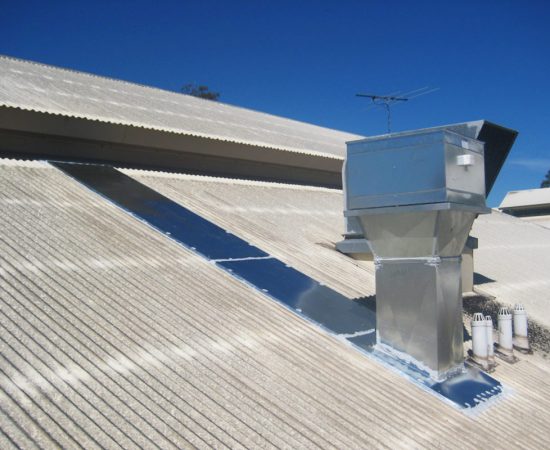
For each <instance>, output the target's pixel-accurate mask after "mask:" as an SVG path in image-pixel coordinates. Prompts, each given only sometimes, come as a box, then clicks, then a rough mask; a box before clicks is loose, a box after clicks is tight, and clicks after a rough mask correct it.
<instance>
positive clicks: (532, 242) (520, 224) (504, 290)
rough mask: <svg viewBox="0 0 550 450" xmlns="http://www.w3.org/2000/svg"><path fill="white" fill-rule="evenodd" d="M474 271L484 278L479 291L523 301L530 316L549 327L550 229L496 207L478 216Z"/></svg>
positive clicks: (506, 300) (508, 301)
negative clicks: (490, 211) (477, 240)
mask: <svg viewBox="0 0 550 450" xmlns="http://www.w3.org/2000/svg"><path fill="white" fill-rule="evenodd" d="M472 235H473V236H475V237H477V238H478V239H479V248H478V249H477V250H476V251H475V253H474V271H475V272H477V273H480V274H481V275H483V277H484V282H483V284H479V285H478V286H476V291H478V292H481V293H484V294H488V295H491V296H494V297H496V299H497V300H498V301H499V302H502V303H506V304H509V305H514V304H516V303H523V304H524V305H525V307H526V309H527V310H528V312H529V314H530V316H531V317H532V318H534V319H536V320H537V321H538V322H540V323H542V324H544V325H546V326H547V327H550V302H549V300H550V276H549V273H550V230H549V229H547V228H544V227H541V226H539V225H536V224H534V223H530V222H526V221H524V220H521V219H519V218H516V217H513V216H510V215H508V214H504V213H501V212H499V211H496V210H493V212H492V214H490V215H482V216H479V217H478V218H477V219H476V221H475V222H474V226H473V228H472Z"/></svg>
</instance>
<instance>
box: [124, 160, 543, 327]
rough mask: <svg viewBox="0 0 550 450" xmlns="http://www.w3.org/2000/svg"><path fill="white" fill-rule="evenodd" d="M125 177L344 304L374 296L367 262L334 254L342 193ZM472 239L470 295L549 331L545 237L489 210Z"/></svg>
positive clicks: (188, 179)
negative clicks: (336, 294) (510, 308)
mask: <svg viewBox="0 0 550 450" xmlns="http://www.w3.org/2000/svg"><path fill="white" fill-rule="evenodd" d="M125 172H126V173H128V174H130V175H132V176H134V177H136V178H137V179H138V180H139V181H141V182H142V183H144V184H147V185H148V186H150V187H152V188H153V189H155V190H157V191H159V192H161V193H162V194H164V195H166V196H167V197H170V198H172V199H174V200H176V201H178V202H181V203H183V204H185V205H188V206H189V207H190V208H192V209H193V210H195V211H196V212H198V213H199V214H201V215H203V216H204V217H206V218H207V219H209V220H211V221H213V222H215V223H218V224H220V225H221V226H222V227H224V228H226V229H228V230H229V231H231V232H233V233H235V234H240V235H242V236H243V237H244V238H245V239H246V240H247V241H250V242H251V243H252V244H254V245H256V246H258V247H260V248H263V249H264V250H266V251H267V252H269V253H270V254H272V255H274V256H276V257H277V258H279V259H281V260H283V261H285V262H291V261H292V264H293V265H294V266H295V267H296V268H298V269H299V270H301V271H303V272H304V273H306V274H307V275H309V276H311V277H312V278H315V279H318V280H320V281H323V282H324V283H326V284H327V285H329V286H330V287H332V288H334V289H336V290H340V291H342V292H343V293H344V294H345V295H347V296H348V297H350V298H354V297H362V296H369V295H374V294H375V287H374V265H373V263H372V262H369V261H354V262H353V264H355V266H349V263H350V259H349V258H348V257H347V256H344V255H342V254H340V253H338V252H336V251H334V245H335V243H336V242H337V241H338V240H340V239H341V233H342V230H343V229H344V228H343V227H344V225H343V214H342V210H343V206H342V202H343V200H342V193H341V191H338V190H328V189H325V190H317V189H315V188H310V189H309V190H307V191H306V190H304V191H303V192H300V193H299V194H298V193H296V192H295V191H293V190H290V189H285V188H284V186H280V187H279V188H277V189H275V187H273V186H271V185H270V184H265V183H263V186H264V187H263V188H262V184H256V185H249V186H247V185H246V184H242V183H241V184H237V183H233V182H231V181H230V180H225V181H224V180H223V179H219V180H218V182H217V183H216V182H210V183H208V184H205V183H204V182H202V180H200V179H196V178H194V177H192V176H171V177H170V176H168V177H166V176H157V175H156V174H155V172H141V171H125ZM279 205H284V206H279ZM472 235H474V236H475V237H478V238H479V248H478V249H477V250H476V251H475V256H474V264H475V267H474V270H475V271H476V272H477V273H479V274H481V275H483V276H484V277H485V278H484V279H485V281H486V282H485V283H483V284H480V285H478V286H477V288H476V289H478V290H480V291H482V292H484V293H487V294H488V295H491V296H495V297H497V300H498V301H499V302H502V303H505V304H509V305H514V304H515V303H518V302H523V303H524V304H525V307H526V308H527V310H528V311H529V313H530V314H531V315H532V316H533V317H536V318H537V320H538V321H539V322H541V323H543V324H545V325H547V326H549V327H550V314H549V312H550V305H549V304H548V303H547V298H548V293H549V292H550V278H549V277H548V268H549V267H550V256H549V255H550V251H549V250H550V230H547V229H544V228H542V227H540V226H536V225H533V224H529V223H525V222H523V221H521V220H520V219H517V218H515V217H512V216H508V215H505V214H502V213H500V212H498V211H495V210H493V213H492V214H489V215H481V216H480V217H478V219H477V220H476V221H475V222H474V226H473V229H472ZM343 264H344V267H346V269H345V270H342V265H343ZM364 271H366V272H367V273H368V274H369V276H368V277H365V274H364ZM357 279H361V280H362V281H361V283H360V284H359V285H358V284H357V282H356V280H357ZM488 280H493V281H488ZM357 286H360V288H359V289H358V288H357Z"/></svg>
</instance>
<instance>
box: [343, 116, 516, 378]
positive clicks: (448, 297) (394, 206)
mask: <svg viewBox="0 0 550 450" xmlns="http://www.w3.org/2000/svg"><path fill="white" fill-rule="evenodd" d="M485 123H486V122H469V123H467V124H461V125H457V126H455V127H454V128H453V129H450V128H449V127H439V128H434V129H427V130H418V131H412V132H407V133H398V134H391V135H384V136H378V137H373V138H367V139H362V140H359V141H353V142H349V143H348V151H347V159H346V163H345V165H344V177H343V178H344V192H345V202H346V209H345V216H346V217H348V218H353V219H354V220H355V223H356V224H357V226H358V227H360V232H361V233H362V234H363V235H364V236H365V237H366V239H367V241H368V243H369V246H370V249H371V251H372V253H373V255H374V261H375V266H376V303H377V319H376V320H377V334H378V336H377V344H378V345H379V346H382V347H383V346H388V347H389V348H390V349H391V350H392V351H397V352H401V353H405V354H406V355H408V356H410V357H412V358H413V360H414V361H415V362H416V363H418V364H419V365H421V366H422V367H425V368H427V369H429V370H430V373H432V376H433V377H434V378H436V379H441V378H445V377H446V376H447V375H449V374H452V373H456V372H457V371H459V370H460V369H461V368H462V367H463V359H464V353H463V334H462V333H463V329H462V295H461V292H462V291H461V267H460V263H461V253H462V251H463V249H464V244H465V242H466V239H467V238H468V234H469V232H470V229H471V226H472V224H473V221H474V219H475V218H476V217H477V215H478V214H484V213H489V212H490V209H489V208H487V207H486V205H485V196H486V189H487V186H488V182H487V171H486V167H485V158H484V154H485V147H486V144H484V142H482V141H480V140H478V139H476V138H475V137H472V136H474V135H475V136H479V134H480V130H483V126H484V124H485ZM476 127H477V128H476ZM512 142H513V140H512ZM510 146H511V144H510ZM508 150H509V149H508ZM499 169H500V167H499ZM497 173H498V171H497ZM495 177H496V175H495ZM492 183H494V179H492V180H490V181H489V184H490V185H491V186H492Z"/></svg>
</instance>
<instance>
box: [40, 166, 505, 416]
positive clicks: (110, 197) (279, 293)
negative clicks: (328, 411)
mask: <svg viewBox="0 0 550 450" xmlns="http://www.w3.org/2000/svg"><path fill="white" fill-rule="evenodd" d="M50 164H51V165H53V166H54V167H56V168H58V169H60V170H61V171H63V172H64V173H65V174H66V175H68V176H70V177H72V178H73V179H75V180H76V181H77V182H79V183H81V184H82V185H84V186H86V187H87V188H88V189H90V190H91V191H93V192H95V193H96V194H99V195H100V196H102V197H103V198H104V199H106V200H107V201H109V202H111V203H113V204H114V205H116V206H118V207H119V208H121V209H123V210H124V211H125V212H127V213H129V214H131V215H132V216H134V217H135V218H136V219H138V220H141V221H143V222H145V223H146V224H148V225H149V226H151V227H152V228H154V229H155V230H157V231H158V232H160V233H162V234H163V235H164V236H166V237H168V238H169V239H172V240H174V241H176V242H177V243H178V244H180V245H183V246H184V247H185V248H187V249H189V250H191V251H193V252H195V253H196V254H198V255H200V256H202V257H203V258H205V259H207V260H209V261H210V262H212V263H213V264H215V265H216V266H217V267H219V268H220V269H222V270H224V271H225V272H227V273H229V274H230V275H231V276H233V277H234V278H236V279H238V280H239V281H241V282H243V283H245V284H247V285H249V286H251V287H252V288H253V289H257V290H259V291H261V292H263V293H264V294H265V295H267V296H268V297H270V298H272V299H273V300H275V301H277V302H278V303H280V304H282V305H283V306H285V307H286V308H288V309H289V310H291V311H292V312H294V313H295V314H298V315H299V316H301V317H303V318H305V319H306V320H308V321H310V322H312V323H314V324H316V325H318V326H320V327H321V328H322V329H323V330H324V331H326V332H328V333H329V334H331V335H333V336H335V337H337V338H339V339H341V340H344V341H345V342H347V343H348V344H350V345H353V346H354V347H356V348H357V349H358V350H360V351H362V352H364V353H365V354H366V355H368V356H369V357H371V358H372V357H374V358H375V359H377V360H378V361H379V362H382V363H383V364H384V365H386V366H387V367H390V368H393V369H396V370H397V371H399V372H400V373H401V374H405V376H406V377H408V378H409V379H410V380H411V381H413V382H414V383H415V384H417V385H418V386H420V387H422V388H423V389H425V390H427V391H428V392H431V393H432V394H436V395H438V396H441V397H443V398H444V399H445V401H447V402H448V403H450V404H452V405H453V406H455V407H458V408H460V409H462V410H469V409H471V408H472V407H474V406H476V405H477V404H479V403H482V402H484V401H486V400H487V399H490V398H491V397H494V396H495V395H498V394H500V393H501V392H502V385H501V384H500V383H499V382H498V381H496V380H494V379H493V378H491V377H489V376H488V375H487V374H485V373H483V372H481V371H479V370H477V369H475V368H471V367H470V368H466V369H465V371H464V372H463V373H462V374H461V375H459V376H457V377H454V378H450V379H448V380H445V381H443V382H437V381H435V380H434V379H433V378H431V377H430V374H429V373H426V372H425V371H423V370H422V368H418V367H416V366H415V365H414V364H411V362H410V361H407V360H404V359H402V358H400V356H399V355H397V356H396V355H388V354H387V353H384V351H381V350H380V349H379V348H376V347H375V346H374V344H375V342H376V332H375V331H376V329H375V327H376V313H375V307H374V299H371V301H370V302H357V301H352V300H350V299H348V298H346V297H345V296H343V295H342V294H340V293H338V292H336V291H334V290H332V289H330V288H328V287H326V286H324V285H322V284H321V283H319V282H318V281H316V280H313V279H312V278H310V277H308V276H307V275H305V274H303V273H301V272H299V271H297V270H296V269H294V268H292V267H290V266H288V265H287V264H285V263H284V262H282V261H280V260H278V259H276V258H275V257H273V256H271V255H269V254H267V253H266V252H264V251H263V250H261V249H259V248H257V247H255V246H253V245H251V244H250V243H248V242H246V241H244V240H243V239H241V238H239V237H237V236H235V235H233V234H232V233H229V232H228V231H226V230H224V229H222V228H220V227H219V226H217V225H216V224H214V223H212V222H210V221H208V220H206V219H204V218H203V217H201V216H199V215H197V214H195V213H193V212H192V211H190V210H188V209H187V208H185V207H183V206H182V205H180V204H178V203H176V202H174V201H172V200H170V199H169V198H167V197H165V196H163V195H161V194H160V193H158V192H156V191H154V190H153V189H151V188H149V187H147V186H145V185H143V184H142V183H140V182H138V181H136V180H134V179H133V178H131V177H129V176H127V175H125V174H123V173H122V172H120V171H118V170H116V169H115V168H113V167H111V166H105V165H93V164H76V163H67V162H59V161H50Z"/></svg>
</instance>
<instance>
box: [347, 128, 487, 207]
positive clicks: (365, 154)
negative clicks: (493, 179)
mask: <svg viewBox="0 0 550 450" xmlns="http://www.w3.org/2000/svg"><path fill="white" fill-rule="evenodd" d="M344 180H345V182H346V183H345V184H346V189H347V208H348V209H361V208H375V207H383V206H400V205H411V204H423V203H440V202H454V203H461V204H466V205H481V206H482V207H483V206H485V166H484V161H483V143H482V142H480V141H477V140H475V139H471V138H468V137H465V136H460V135H458V134H456V133H453V132H451V131H448V130H436V131H420V132H416V133H415V132H412V133H410V134H408V135H399V136H396V137H384V136H382V137H376V138H367V139H363V140H360V141H354V142H349V143H348V157H347V163H346V171H345V174H344Z"/></svg>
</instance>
